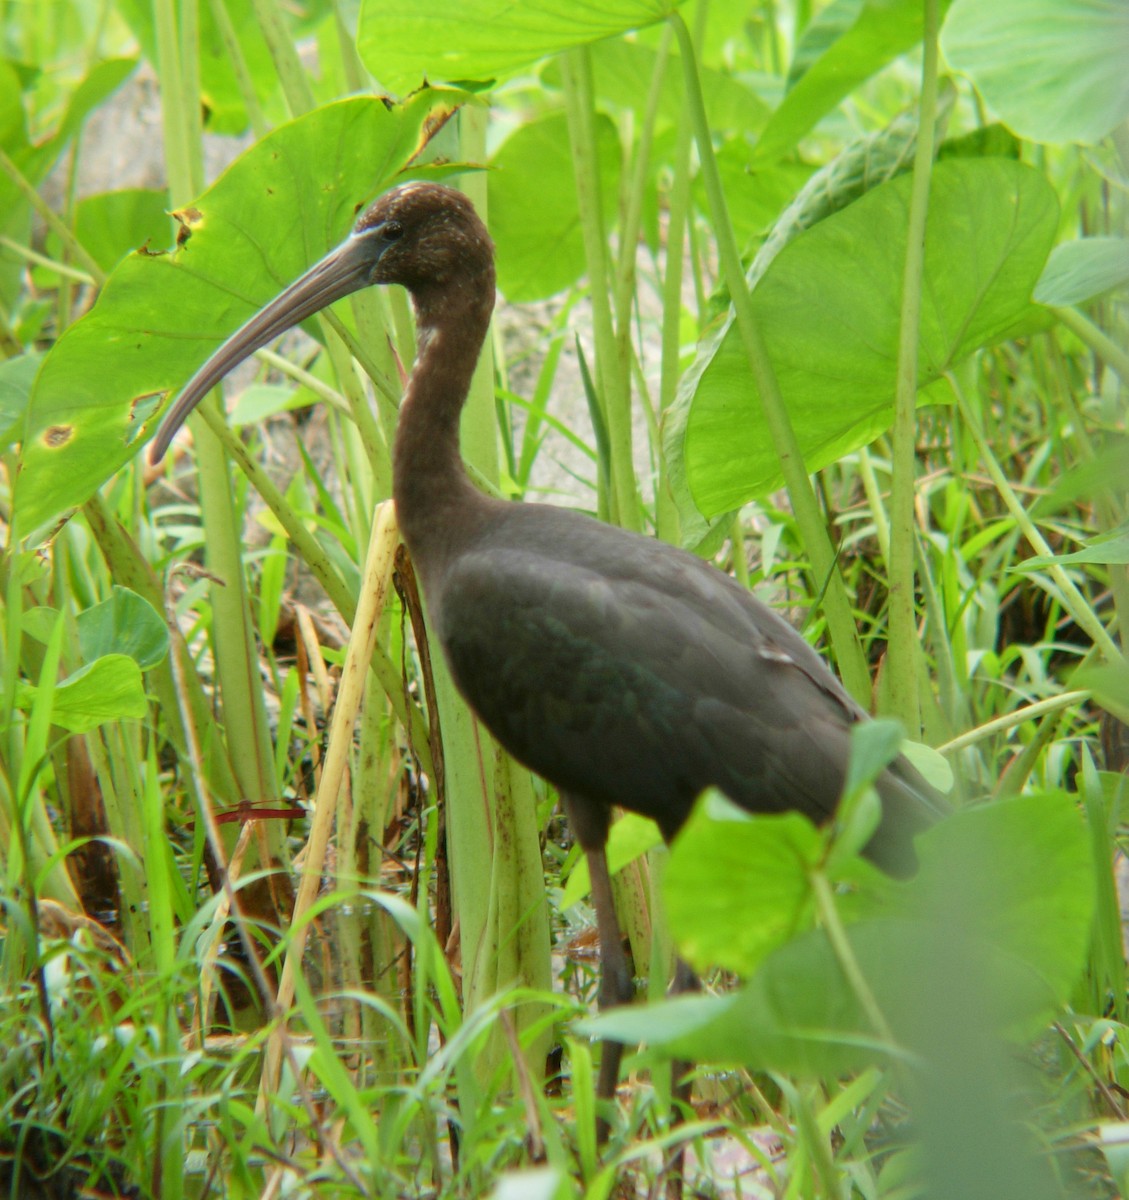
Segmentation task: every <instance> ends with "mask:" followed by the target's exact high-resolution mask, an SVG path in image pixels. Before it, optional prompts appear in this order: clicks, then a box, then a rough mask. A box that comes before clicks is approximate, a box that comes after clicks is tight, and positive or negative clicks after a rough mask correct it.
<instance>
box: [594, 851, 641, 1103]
mask: <svg viewBox="0 0 1129 1200" xmlns="http://www.w3.org/2000/svg"><path fill="white" fill-rule="evenodd" d="M587 853H588V875H589V878H590V879H591V881H592V902H593V904H594V905H595V906H596V927H597V929H598V930H599V933H600V992H599V999H600V1011H601V1012H605V1011H606V1010H607V1009H609V1008H615V1006H616V1005H617V1004H629V1003H630V1002H631V1000H632V999H634V996H635V981H634V978H633V976H632V972H631V964H630V963H629V962H628V961H627V954H626V953H625V952H624V949H623V934H622V933H621V932H620V928H619V921H618V919H617V918H616V915H615V902H614V900H613V899H612V881H611V876H610V875H609V874H608V856H607V854H606V853H605V852H604V846H603V845H602V844H601V845H599V846H594V847H592V848H590V849H589V850H588V851H587ZM622 1057H623V1046H622V1044H621V1043H620V1042H608V1041H605V1042H604V1047H603V1053H602V1055H601V1057H600V1079H599V1083H598V1085H597V1088H596V1095H597V1096H598V1097H599V1098H600V1099H601V1100H610V1099H611V1098H612V1097H613V1096H614V1095H615V1087H616V1084H617V1083H618V1082H619V1063H620V1059H621V1058H622Z"/></svg>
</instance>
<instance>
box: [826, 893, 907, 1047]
mask: <svg viewBox="0 0 1129 1200" xmlns="http://www.w3.org/2000/svg"><path fill="white" fill-rule="evenodd" d="M808 882H809V883H810V884H811V889H812V891H813V892H814V893H815V903H816V907H817V908H818V910H819V919H820V921H821V923H822V925H823V928H824V931H825V932H826V934H827V940H828V941H829V942H830V943H831V948H832V950H834V952H835V957H836V958H837V959H838V961H839V966H840V967H841V968H842V971H843V974H844V975H845V976H846V979H847V982H848V983H849V984H850V987H851V991H853V992H854V994H855V998H856V999H857V1000H858V1002H859V1004H860V1005H861V1006H862V1010H863V1012H864V1013H866V1018H867V1020H868V1021H869V1022H870V1024H871V1025H872V1027H873V1028H874V1032H875V1033H877V1034H878V1036H879V1037H880V1038H881V1039H882V1040H883V1041H884V1042H886V1044H887V1045H888V1046H890V1047H894V1046H896V1045H897V1044H898V1043H897V1042H896V1041H895V1040H894V1034H893V1032H892V1031H891V1029H890V1026H889V1024H888V1023H887V1021H886V1017H885V1015H884V1013H883V1012H882V1009H881V1008H879V1006H878V1001H877V1000H875V998H874V993H873V992H872V991H871V990H870V984H868V983H867V982H866V977H865V976H864V975H863V973H862V968H861V967H860V966H859V964H858V959H857V958H855V952H854V950H853V949H852V948H851V943H850V939H849V938H848V937H847V931H846V929H845V928H844V926H843V922H842V921H841V920H840V918H839V910H838V908H837V907H836V905H835V897H834V895H833V894H832V891H831V883H830V881H829V880H828V878H827V876H826V875H825V874H824V873H823V872H822V871H821V870H815V871H812V872H811V873H810V874H809V876H808Z"/></svg>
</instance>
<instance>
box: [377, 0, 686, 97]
mask: <svg viewBox="0 0 1129 1200" xmlns="http://www.w3.org/2000/svg"><path fill="white" fill-rule="evenodd" d="M679 2H680V0H608V2H607V3H604V4H599V5H596V4H583V5H582V4H576V3H575V2H574V0H523V2H522V3H521V4H514V3H513V0H457V2H456V3H453V2H452V0H412V3H410V4H404V3H402V2H398V0H365V2H364V3H363V4H362V6H361V19H360V24H359V27H358V29H357V49H358V51H359V52H360V55H361V58H362V60H363V61H364V64H365V66H366V67H368V69H369V70H370V71H371V72H372V73H373V75H375V76H376V78H377V79H379V80H380V82H381V83H382V84H383V85H384V86H385V87H386V88H389V89H390V90H391V91H393V92H395V93H397V94H398V95H403V94H404V93H406V92H408V91H411V89H413V88H416V87H419V85H420V84H421V83H422V82H423V81H424V80H432V81H435V80H447V81H449V82H462V81H465V80H470V79H481V80H489V79H498V78H501V77H504V76H508V75H513V74H515V73H516V72H517V71H520V70H522V69H523V68H524V67H528V66H529V65H530V64H532V63H535V62H536V61H537V60H538V59H539V58H546V57H548V56H549V55H551V54H557V53H559V52H560V51H562V50H568V49H571V48H572V47H574V46H582V45H584V44H585V43H587V42H596V41H599V40H600V39H601V38H606V37H615V36H616V35H617V34H621V33H626V32H627V31H628V30H629V29H641V28H642V27H643V26H644V25H650V24H652V23H653V22H655V21H661V20H662V18H663V17H665V16H666V15H667V14H668V13H670V12H672V11H673V10H674V9H675V8H677V7H678V3H679Z"/></svg>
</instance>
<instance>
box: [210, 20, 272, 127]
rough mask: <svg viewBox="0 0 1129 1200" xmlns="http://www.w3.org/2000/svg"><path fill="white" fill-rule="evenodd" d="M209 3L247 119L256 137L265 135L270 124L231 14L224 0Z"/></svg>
mask: <svg viewBox="0 0 1129 1200" xmlns="http://www.w3.org/2000/svg"><path fill="white" fill-rule="evenodd" d="M211 5H212V16H213V18H214V19H215V22H216V29H217V30H218V31H219V35H220V40H221V41H222V42H223V48H224V53H225V54H226V56H227V61H228V63H229V64H230V65H231V73H232V74H233V75H234V76H235V86H236V87H237V88H238V89H239V95H240V97H241V99H242V100H243V107H244V108H245V109H246V110H247V120H248V121H250V123H251V129H252V131H253V132H254V134H255V138H256V139H258V138H263V137H266V135H267V132H268V131H269V129H270V126H269V125H268V124H267V119H266V116H265V115H264V113H263V106H262V105H261V104H260V103H259V96H258V93H257V92H256V91H255V81H254V80H253V79H252V78H251V69H250V67H248V66H247V59H246V57H245V56H244V54H243V47H242V45H241V44H240V41H239V36H238V34H237V33H236V31H235V25H234V24H233V23H232V20H231V14H230V13H229V12H228V11H227V3H226V0H211Z"/></svg>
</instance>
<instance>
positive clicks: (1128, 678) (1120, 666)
mask: <svg viewBox="0 0 1129 1200" xmlns="http://www.w3.org/2000/svg"><path fill="white" fill-rule="evenodd" d="M1070 686H1071V687H1072V688H1085V689H1086V690H1087V691H1089V692H1090V693H1091V694H1092V695H1093V697H1094V700H1095V701H1096V702H1097V703H1098V704H1100V705H1101V706H1102V708H1104V709H1105V710H1106V712H1108V713H1112V714H1113V715H1114V716H1115V717H1116V718H1117V719H1118V720H1119V721H1121V722H1122V723H1123V724H1129V667H1126V665H1125V663H1124V661H1122V662H1119V663H1103V664H1102V665H1100V666H1095V667H1082V668H1080V669H1079V670H1077V671H1075V672H1074V674H1073V675H1072V676H1071V679H1070Z"/></svg>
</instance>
